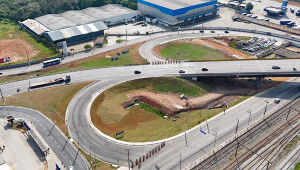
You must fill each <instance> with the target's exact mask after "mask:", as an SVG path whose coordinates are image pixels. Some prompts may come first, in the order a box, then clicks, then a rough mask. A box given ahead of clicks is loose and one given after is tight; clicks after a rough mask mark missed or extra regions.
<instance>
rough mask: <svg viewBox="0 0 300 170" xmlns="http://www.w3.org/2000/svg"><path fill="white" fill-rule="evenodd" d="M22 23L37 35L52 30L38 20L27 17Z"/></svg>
mask: <svg viewBox="0 0 300 170" xmlns="http://www.w3.org/2000/svg"><path fill="white" fill-rule="evenodd" d="M21 23H22V24H23V25H25V26H26V27H27V28H28V29H30V30H31V31H32V32H34V33H36V34H37V35H41V34H43V33H44V32H46V31H50V30H49V29H48V28H46V27H45V26H43V25H42V24H40V23H39V22H37V21H36V20H32V19H27V20H25V21H23V22H21Z"/></svg>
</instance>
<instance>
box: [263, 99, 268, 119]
mask: <svg viewBox="0 0 300 170" xmlns="http://www.w3.org/2000/svg"><path fill="white" fill-rule="evenodd" d="M265 102H266V108H265V112H264V119H265V115H266V112H267V108H268V104H269V102H268V101H265Z"/></svg>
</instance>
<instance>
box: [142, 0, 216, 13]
mask: <svg viewBox="0 0 300 170" xmlns="http://www.w3.org/2000/svg"><path fill="white" fill-rule="evenodd" d="M137 2H138V3H140V4H144V5H147V6H150V7H153V8H156V9H158V10H160V11H161V12H162V13H165V14H168V15H171V16H177V15H181V14H185V13H186V12H188V11H190V10H193V9H197V8H201V7H205V6H209V5H216V4H217V3H218V2H217V0H137Z"/></svg>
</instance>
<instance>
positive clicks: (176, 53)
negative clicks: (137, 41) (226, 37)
mask: <svg viewBox="0 0 300 170" xmlns="http://www.w3.org/2000/svg"><path fill="white" fill-rule="evenodd" d="M161 56H162V57H164V58H169V59H175V60H198V61H199V60H225V59H226V57H225V55H224V54H223V53H221V52H219V51H217V50H214V49H212V48H209V47H205V46H202V45H196V44H191V43H181V44H174V45H168V46H166V47H164V48H163V49H162V50H161Z"/></svg>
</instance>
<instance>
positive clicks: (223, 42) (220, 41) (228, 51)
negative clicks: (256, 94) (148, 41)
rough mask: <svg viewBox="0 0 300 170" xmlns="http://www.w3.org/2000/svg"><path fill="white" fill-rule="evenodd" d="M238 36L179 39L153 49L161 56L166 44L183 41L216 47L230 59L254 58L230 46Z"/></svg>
mask: <svg viewBox="0 0 300 170" xmlns="http://www.w3.org/2000/svg"><path fill="white" fill-rule="evenodd" d="M234 39H236V38H234V37H232V38H224V37H223V38H207V39H201V38H194V39H185V40H177V41H172V42H168V43H166V44H162V45H157V46H156V47H154V49H153V51H154V53H155V54H157V55H159V56H161V51H162V49H163V48H165V47H166V46H172V45H177V44H182V43H192V44H197V45H202V46H206V47H209V48H212V49H215V50H217V51H219V52H221V53H223V54H224V55H225V56H226V57H227V58H228V59H236V58H235V57H233V55H236V56H239V57H240V58H242V59H253V57H251V56H248V55H246V54H244V53H242V52H240V51H238V50H236V49H233V48H231V47H230V46H229V43H230V42H231V41H232V40H234Z"/></svg>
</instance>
